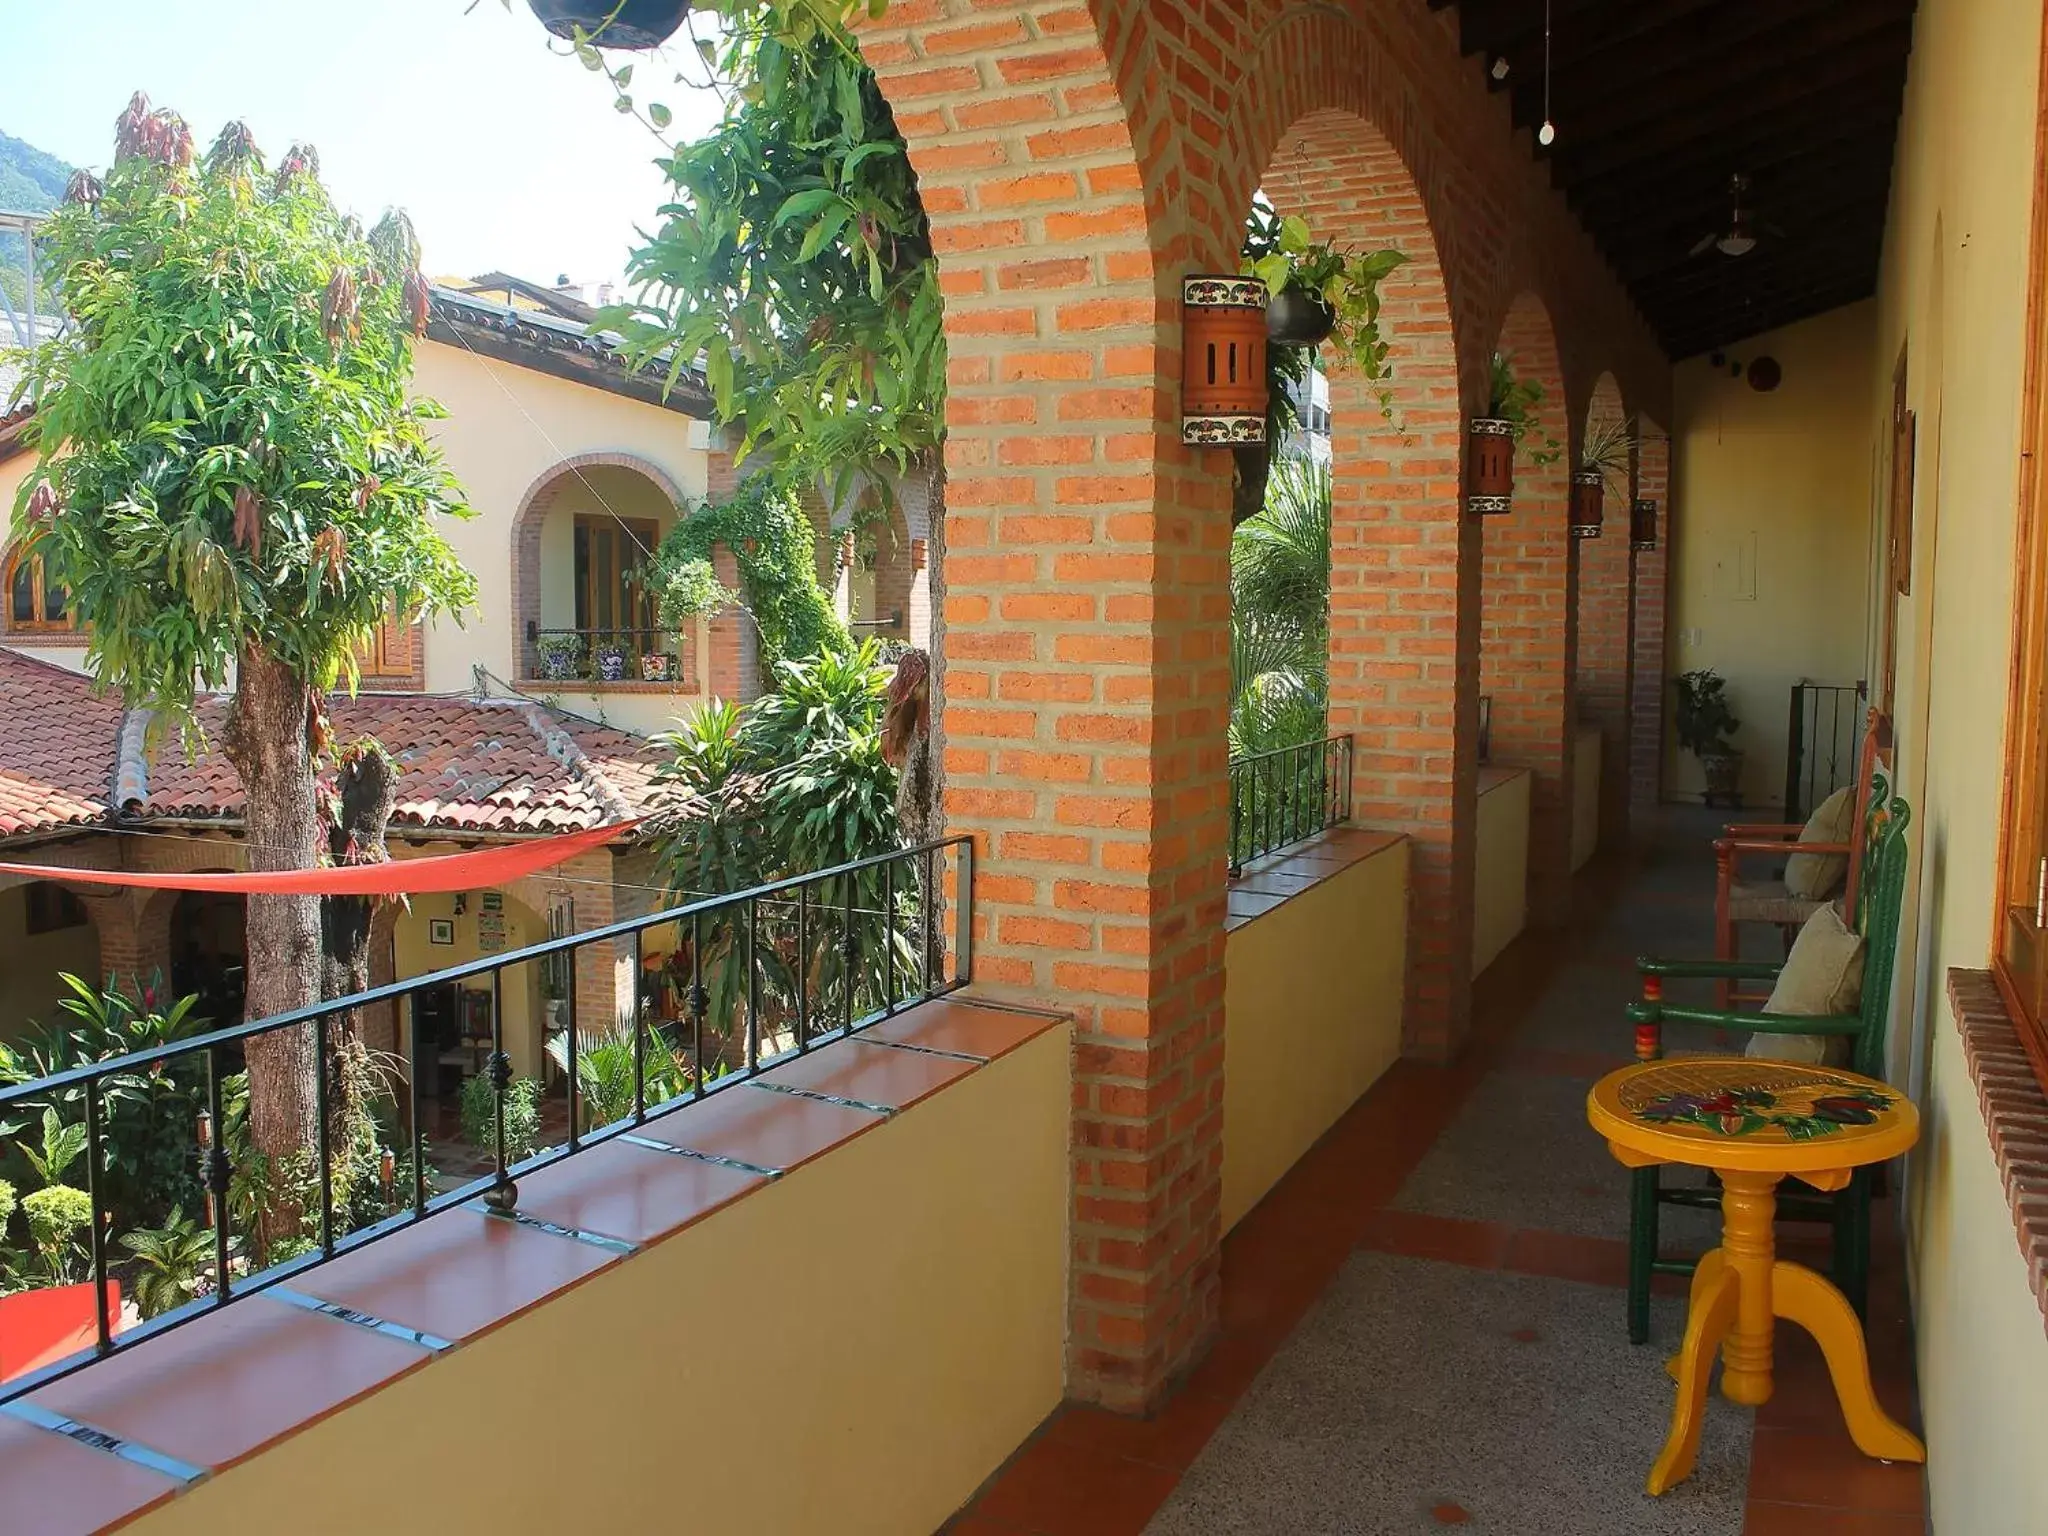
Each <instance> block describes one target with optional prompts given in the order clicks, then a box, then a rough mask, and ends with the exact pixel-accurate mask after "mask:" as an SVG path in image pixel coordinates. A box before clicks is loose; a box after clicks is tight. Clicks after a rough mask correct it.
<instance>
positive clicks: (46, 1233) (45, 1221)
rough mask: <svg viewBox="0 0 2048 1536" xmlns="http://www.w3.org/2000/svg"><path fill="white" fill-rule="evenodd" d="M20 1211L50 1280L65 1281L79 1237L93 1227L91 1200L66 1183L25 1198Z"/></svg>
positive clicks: (81, 1191) (54, 1185) (79, 1190)
mask: <svg viewBox="0 0 2048 1536" xmlns="http://www.w3.org/2000/svg"><path fill="white" fill-rule="evenodd" d="M21 1212H22V1215H24V1216H25V1217H27V1218H28V1235H29V1240H30V1241H31V1242H33V1243H34V1244H35V1245H36V1251H37V1252H38V1253H40V1254H41V1255H42V1256H43V1267H44V1268H45V1269H46V1270H48V1271H49V1274H50V1278H51V1279H52V1280H55V1281H58V1282H59V1283H62V1282H65V1281H68V1280H69V1279H70V1278H71V1261H72V1258H73V1255H74V1252H75V1250H76V1247H77V1243H76V1239H77V1237H78V1234H79V1233H80V1232H82V1231H84V1230H85V1229H87V1228H88V1227H90V1226H91V1225H92V1197H91V1196H90V1195H88V1194H87V1193H86V1192H85V1191H84V1190H82V1189H73V1188H71V1186H70V1185H68V1184H52V1185H51V1186H50V1187H49V1188H48V1189H39V1190H37V1191H36V1192H35V1193H34V1194H32V1195H29V1196H27V1197H26V1198H24V1199H23V1200H22V1202H21Z"/></svg>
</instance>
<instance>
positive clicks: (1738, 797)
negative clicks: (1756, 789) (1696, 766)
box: [1700, 748, 1742, 806]
mask: <svg viewBox="0 0 2048 1536" xmlns="http://www.w3.org/2000/svg"><path fill="white" fill-rule="evenodd" d="M1700 771H1701V772H1702V773H1704V774H1706V776H1707V793H1706V802H1707V804H1709V805H1734V806H1739V805H1741V804H1742V754H1741V752H1739V751H1737V750H1735V749H1734V748H1730V749H1729V750H1728V751H1726V752H1702V753H1701V754H1700Z"/></svg>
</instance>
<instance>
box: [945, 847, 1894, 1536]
mask: <svg viewBox="0 0 2048 1536" xmlns="http://www.w3.org/2000/svg"><path fill="white" fill-rule="evenodd" d="M1722 819H1725V818H1723V817H1721V816H1719V815H1715V814H1709V813H1705V812H1700V811H1691V810H1666V811H1664V812H1662V813H1660V814H1658V815H1657V816H1655V817H1653V818H1651V819H1649V820H1647V821H1645V822H1644V823H1642V824H1641V825H1639V826H1638V828H1637V837H1636V841H1635V845H1634V848H1633V850H1632V852H1631V853H1630V854H1629V855H1628V856H1627V857H1626V858H1615V859H1609V860H1603V861H1601V862H1599V863H1597V864H1596V865H1595V866H1594V867H1593V868H1592V869H1590V870H1589V871H1588V873H1587V874H1586V875H1584V876H1582V877H1581V882H1580V890H1579V892H1578V894H1577V898H1576V901H1575V913H1574V921H1573V923H1572V925H1571V926H1570V927H1569V928H1567V929H1566V930H1564V931H1563V932H1561V933H1559V932H1550V933H1545V934H1540V935H1538V934H1530V935H1526V936H1525V937H1524V938H1523V939H1522V940H1521V941H1518V943H1517V944H1516V945H1515V946H1513V947H1512V948H1511V949H1510V950H1509V951H1508V952H1507V953H1506V954H1505V955H1503V956H1502V958H1501V959H1500V960H1499V961H1497V962H1496V963H1495V964H1494V966H1493V967H1492V968H1491V969H1490V970H1489V971H1488V973H1487V975H1486V976H1485V977H1484V978H1482V982H1481V988H1480V994H1481V995H1480V998H1479V1003H1478V1008H1477V1015H1478V1022H1477V1027H1476V1029H1475V1034H1474V1038H1473V1041H1472V1043H1471V1045H1470V1046H1469V1047H1468V1049H1467V1051H1466V1052H1465V1054H1464V1056H1463V1057H1462V1058H1461V1059H1460V1061H1459V1062H1457V1063H1456V1064H1454V1065H1452V1066H1450V1067H1442V1068H1433V1067H1425V1066H1420V1065H1417V1064H1415V1063H1407V1062H1404V1063H1402V1064H1400V1065H1399V1066H1397V1067H1396V1068H1395V1069H1394V1071H1393V1072H1391V1073H1390V1074H1389V1075H1388V1076H1387V1077H1386V1078H1385V1079H1383V1080H1382V1082H1381V1083H1380V1084H1379V1085H1378V1086H1377V1087H1375V1089H1374V1090H1373V1091H1372V1092H1371V1093H1370V1094H1368V1095H1367V1097H1366V1098H1365V1099H1364V1100H1363V1101H1361V1102H1360V1104H1359V1105H1358V1106H1356V1107H1355V1108H1354V1109H1353V1110H1352V1111H1351V1113H1350V1114H1349V1115H1347V1116H1346V1117H1345V1119H1344V1120H1343V1121H1341V1122H1340V1123H1339V1124H1338V1125H1337V1126H1336V1127H1335V1128H1334V1129H1333V1130H1332V1131H1331V1132H1330V1134H1329V1135H1328V1136H1327V1137H1325V1138H1324V1139H1323V1141H1322V1142H1321V1143H1319V1144H1318V1146H1317V1147H1316V1148H1315V1150H1314V1151H1312V1152H1311V1153H1310V1154H1309V1156H1308V1157H1307V1158H1305V1159H1304V1160H1303V1161H1302V1163H1301V1164H1300V1165H1298V1166H1297V1168H1296V1169H1295V1170H1294V1172H1293V1173H1291V1174H1290V1175H1289V1177H1288V1178H1287V1179H1286V1180H1285V1181H1283V1183H1282V1184H1281V1185H1280V1186H1279V1187H1278V1188H1276V1189H1275V1190H1274V1191H1273V1192H1272V1194H1270V1195H1269V1196H1268V1197H1267V1198H1266V1200H1265V1201H1264V1202H1262V1203H1261V1205H1260V1206H1259V1207H1258V1208H1257V1209H1256V1210H1254V1211H1253V1212H1252V1213H1251V1214H1250V1215H1248V1216H1247V1217H1246V1218H1245V1220H1244V1221H1243V1222H1241V1223H1240V1224H1239V1226H1238V1227H1237V1228H1236V1229H1235V1230H1234V1231H1233V1232H1232V1233H1231V1235H1230V1237H1229V1239H1228V1240H1227V1241H1226V1243H1225V1249H1224V1302H1223V1305H1224V1329H1223V1333H1222V1336H1221V1338H1220V1339H1219V1340H1218V1342H1217V1344H1216V1346H1215V1348H1214V1349H1213V1350H1212V1351H1211V1353H1210V1355H1209V1357H1208V1358H1207V1359H1206V1360H1205V1361H1204V1362H1203V1363H1202V1364H1201V1365H1200V1366H1199V1367H1198V1368H1197V1369H1196V1370H1195V1371H1194V1372H1193V1374H1192V1376H1191V1377H1190V1379H1189V1381H1188V1383H1187V1384H1186V1386H1184V1387H1183V1388H1182V1390H1181V1391H1180V1392H1179V1393H1178V1394H1177V1395H1176V1396H1175V1398H1174V1399H1173V1400H1172V1401H1171V1402H1170V1403H1169V1404H1168V1405H1167V1406H1166V1408H1165V1409H1163V1410H1162V1411H1161V1413H1160V1414H1159V1415H1158V1416H1157V1417H1155V1418H1154V1419H1152V1420H1149V1421H1133V1420H1126V1419H1118V1418H1116V1417H1114V1416H1111V1415H1108V1414H1104V1413H1101V1412H1098V1411H1095V1410H1091V1409H1083V1408H1070V1409H1067V1410H1065V1411H1063V1412H1062V1413H1061V1414H1059V1415H1057V1416H1056V1417H1055V1419H1054V1420H1053V1421H1052V1422H1051V1423H1049V1424H1048V1425H1047V1426H1046V1428H1045V1429H1044V1430H1043V1431H1042V1432H1041V1433H1040V1435H1039V1436H1038V1437H1037V1438H1036V1439H1035V1440H1034V1441H1033V1442H1032V1443H1031V1444H1029V1445H1027V1446H1025V1447H1024V1448H1022V1449H1021V1450H1020V1452H1019V1454H1018V1455H1017V1456H1016V1457H1015V1458H1014V1459H1013V1460H1012V1462H1011V1463H1010V1465H1009V1466H1008V1467H1007V1468H1006V1469H1005V1470H1004V1471H1003V1472H1002V1473H1001V1474H1000V1475H999V1476H998V1477H997V1478H996V1479H994V1480H993V1481H992V1482H991V1484H990V1486H989V1487H988V1488H987V1489H986V1490H984V1492H983V1494H982V1496H981V1498H980V1499H979V1500H977V1501H976V1503H975V1504H974V1505H972V1506H971V1507H970V1508H969V1510H968V1511H966V1512H964V1513H963V1514H962V1516H961V1517H960V1518H959V1519H957V1520H956V1521H955V1522H954V1523H953V1525H952V1526H951V1527H950V1529H951V1530H952V1531H953V1532H955V1533H956V1536H976V1533H979V1536H1107V1533H1112V1532H1114V1533H1118V1536H1139V1533H1149V1536H1209V1533H1216V1536H1225V1533H1241V1536H1296V1533H1299V1536H1324V1533H1328V1536H1337V1533H1344V1536H1354V1533H1355V1536H1378V1533H1389V1536H1393V1533H1408V1532H1429V1531H1437V1530H1443V1529H1447V1528H1463V1529H1466V1530H1469V1531H1473V1532H1499V1533H1517V1536H1519V1533H1525V1532H1539V1531H1540V1532H1569V1533H1586V1536H1606V1533H1613V1536H1660V1533H1666V1532H1668V1533H1672V1536H1681V1533H1682V1536H1695V1533H1696V1536H1737V1533H1747V1536H1771V1533H1774V1532H1790V1531H1794V1530H1796V1531H1799V1532H1801V1533H1803V1536H1831V1533H1833V1536H1841V1533H1849V1532H1862V1533H1867V1536H1918V1533H1920V1532H1922V1531H1923V1529H1924V1525H1925V1516H1924V1513H1923V1495H1922V1478H1921V1473H1920V1469H1918V1468H1915V1467H1905V1466H1884V1465H1881V1464H1878V1463H1875V1462H1871V1461H1867V1460H1865V1459H1864V1458H1863V1457H1862V1456H1860V1455H1859V1454H1858V1453H1857V1452H1856V1450H1855V1448H1854V1447H1853V1446H1852V1445H1850V1443H1849V1441H1848V1437H1847V1435H1846V1434H1845V1433H1844V1432H1843V1430H1842V1427H1841V1419H1840V1415H1839V1413H1838V1412H1837V1411H1836V1409H1835V1407H1834V1403H1833V1399H1832V1396H1831V1394H1830V1391H1829V1388H1828V1384H1827V1379H1826V1373H1825V1370H1824V1368H1823V1367H1822V1365H1821V1362H1820V1359H1819V1354H1818V1351H1817V1350H1815V1349H1813V1348H1812V1347H1811V1346H1810V1345H1809V1344H1808V1343H1807V1342H1806V1341H1805V1339H1804V1338H1803V1336H1796V1334H1795V1330H1791V1329H1781V1330H1780V1331H1779V1336H1778V1338H1779V1346H1778V1347H1779V1357H1780V1358H1779V1380H1778V1392H1777V1394H1776V1396H1775V1397H1774V1399H1773V1400H1772V1402H1770V1403H1769V1404H1767V1405H1765V1406H1764V1407H1763V1408H1761V1409H1757V1410H1750V1409H1742V1408H1737V1407H1735V1406H1734V1405H1732V1404H1729V1403H1727V1402H1725V1401H1722V1400H1721V1399H1720V1398H1718V1397H1715V1398H1713V1399H1712V1400H1711V1402H1710V1408H1709V1413H1708V1418H1707V1425H1706V1431H1705V1434H1704V1437H1703V1440H1702V1445H1701V1452H1700V1459H1699V1468H1698V1471H1697V1472H1696V1473H1695V1475H1694V1476H1693V1478H1692V1479H1691V1480H1689V1481H1688V1482H1687V1483H1685V1484H1683V1485H1682V1486H1681V1487H1680V1488H1678V1489H1676V1490H1674V1491H1673V1492H1672V1493H1670V1494H1668V1495H1666V1496H1665V1497H1664V1498H1662V1499H1656V1500H1653V1499H1650V1498H1648V1497H1647V1496H1645V1494H1644V1493H1643V1491H1642V1485H1643V1477H1644V1475H1645V1473H1646V1472H1647V1471H1648V1469H1649V1465H1650V1462H1651V1461H1652V1460H1653V1459H1654V1458H1655V1456H1656V1453H1657V1449H1658V1446H1659V1445H1660V1444H1661V1442H1662V1439H1663V1434H1664V1429H1665V1425H1666V1421H1667V1418H1668V1415H1669V1412H1670V1404H1671V1386H1670V1383H1669V1380H1668V1378H1666V1376H1665V1375H1664V1372H1663V1369H1662V1362H1663V1359H1664V1356H1665V1355H1666V1354H1667V1353H1668V1352H1669V1351H1670V1349H1671V1348H1673V1347H1674V1346H1675V1344H1676V1342H1677V1337H1678V1333H1679V1331H1680V1329H1681V1327H1682V1319H1683V1299H1682V1296H1681V1295H1679V1294H1676V1292H1675V1287H1674V1293H1673V1294H1671V1295H1668V1296H1663V1297H1660V1298H1659V1300H1658V1302H1657V1310H1656V1321H1655V1331H1654V1336H1653V1340H1652V1343H1651V1344H1650V1345H1647V1346H1644V1347H1642V1348H1635V1347H1632V1346H1631V1345H1630V1344H1629V1343H1628V1341H1627V1336H1626V1332H1625V1329H1624V1318H1623V1292H1622V1289H1621V1282H1622V1277H1623V1259H1624V1253H1625V1249H1624V1239H1625V1237H1626V1233H1627V1206H1626V1175H1625V1174H1624V1172H1623V1170H1622V1169H1621V1168H1620V1166H1619V1165H1618V1164H1616V1163H1615V1162H1614V1161H1613V1160H1612V1158H1611V1157H1610V1156H1609V1155H1608V1153H1607V1151H1606V1149H1605V1148H1604V1146H1603V1145H1602V1144H1601V1143H1600V1142H1599V1141H1598V1140H1597V1139H1596V1138H1595V1137H1594V1136H1593V1135H1592V1134H1591V1132H1590V1131H1588V1129H1587V1127H1586V1122H1585V1116H1584V1110H1583V1105H1584V1102H1585V1093H1586V1088H1587V1087H1588V1085H1589V1084H1590V1083H1591V1082H1592V1081H1593V1080H1594V1078H1596V1077H1597V1076H1599V1075H1600V1074H1601V1073H1603V1072H1605V1071H1606V1070H1608V1069H1610V1068H1611V1067H1613V1066H1615V1065H1617V1064H1620V1063H1621V1062H1623V1061H1626V1060H1627V1059H1628V1058H1629V1052H1630V1038H1629V1030H1628V1026H1627V1024H1626V1022H1625V1020H1624V1019H1623V1016H1622V1008H1623V1005H1624V1004H1625V1003H1626V1002H1627V1001H1628V1000H1629V999H1630V998H1632V997H1633V996H1634V995H1635V988H1636V978H1635V973H1634V970H1633V968H1632V965H1631V961H1632V958H1633V957H1634V956H1635V955H1637V954H1639V953H1644V952H1652V953H1666V954H1670V953H1679V954H1702V953H1707V952H1708V951H1709V949H1710V945H1711V903H1712V889H1713V876H1712V856H1711V853H1710V852H1709V850H1708V846H1707V845H1708V841H1709V839H1710V837H1711V836H1712V833H1713V830H1714V828H1715V826H1716V825H1717V824H1718V822H1719V821H1720V820H1722ZM1667 1043H1668V1044H1669V1045H1670V1046H1671V1048H1673V1049H1703V1048H1713V1047H1714V1046H1716V1045H1720V1046H1724V1047H1725V1046H1728V1045H1733V1046H1735V1047H1736V1048H1739V1047H1740V1044H1741V1042H1740V1041H1739V1040H1736V1041H1716V1040H1712V1039H1709V1038H1706V1037H1704V1036H1694V1037H1691V1038H1685V1037H1682V1036H1677V1035H1676V1034H1674V1037H1673V1038H1671V1039H1670V1040H1669V1041H1668V1042H1667ZM1674 1218H1682V1219H1674ZM1879 1224H1880V1227H1881V1228H1885V1227H1887V1223H1885V1221H1884V1220H1883V1218H1882V1216H1881V1217H1880V1223H1879ZM1714 1225H1715V1223H1714V1218H1713V1217H1712V1216H1711V1214H1709V1213H1694V1212H1675V1213H1671V1216H1669V1217H1667V1222H1666V1234H1665V1236H1666V1243H1667V1247H1668V1248H1671V1249H1676V1250H1682V1249H1697V1248H1700V1247H1704V1246H1706V1245H1707V1244H1709V1243H1710V1242H1711V1241H1712V1234H1713V1230H1714ZM1809 1230H1810V1229H1809ZM1817 1236H1818V1234H1813V1236H1812V1237H1809V1236H1804V1235H1802V1234H1801V1233H1800V1232H1799V1231H1798V1230H1797V1229H1794V1228H1791V1227H1789V1226H1788V1227H1785V1228H1783V1229H1782V1233H1781V1241H1782V1242H1783V1243H1784V1244H1785V1246H1786V1249H1787V1251H1788V1252H1792V1253H1795V1254H1796V1255H1797V1256H1798V1257H1801V1258H1805V1259H1807V1260H1808V1261H1809V1262H1820V1263H1824V1262H1825V1250H1824V1249H1813V1248H1810V1247H1806V1248H1802V1246H1801V1245H1802V1244H1810V1243H1811V1242H1812V1241H1813V1237H1817ZM1870 1342H1871V1351H1872V1357H1873V1364H1874V1369H1875V1372H1876V1376H1877V1381H1878V1390H1879V1394H1880V1396H1881V1397H1882V1398H1883V1399H1884V1401H1885V1402H1886V1404H1887V1406H1888V1407H1889V1408H1890V1409H1891V1411H1892V1412H1893V1413H1895V1414H1897V1415H1900V1416H1902V1417H1903V1418H1905V1419H1906V1421H1907V1422H1909V1423H1911V1422H1914V1421H1915V1418H1916V1415H1915V1412H1914V1408H1915V1405H1914V1399H1913V1387H1912V1380H1911V1374H1910V1372H1911V1365H1910V1362H1911V1348H1910V1335H1909V1329H1908V1324H1907V1320H1906V1307H1905V1299H1904V1293H1903V1285H1902V1282H1901V1278H1900V1273H1899V1264H1898V1255H1897V1251H1896V1247H1895V1245H1893V1244H1891V1243H1890V1242H1888V1241H1887V1242H1885V1243H1883V1244H1882V1245H1881V1251H1880V1253H1879V1255H1878V1265H1877V1273H1876V1276H1875V1281H1874V1295H1873V1303H1872V1320H1871V1339H1870Z"/></svg>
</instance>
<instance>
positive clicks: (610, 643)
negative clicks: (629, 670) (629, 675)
mask: <svg viewBox="0 0 2048 1536" xmlns="http://www.w3.org/2000/svg"><path fill="white" fill-rule="evenodd" d="M595 654H596V656H597V675H598V676H599V677H600V678H601V679H603V680H604V681H605V682H607V683H619V682H624V681H625V678H626V656H627V648H626V642H625V641H624V640H621V639H620V638H619V637H618V636H617V635H607V636H606V637H605V638H604V639H602V640H600V641H598V642H597V649H596V653H595Z"/></svg>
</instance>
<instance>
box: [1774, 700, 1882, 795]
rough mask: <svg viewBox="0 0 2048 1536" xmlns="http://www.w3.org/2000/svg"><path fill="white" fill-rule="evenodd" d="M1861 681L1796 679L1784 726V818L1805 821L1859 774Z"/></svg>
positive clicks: (1862, 705)
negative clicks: (1816, 807) (1822, 803)
mask: <svg viewBox="0 0 2048 1536" xmlns="http://www.w3.org/2000/svg"><path fill="white" fill-rule="evenodd" d="M1863 716H1864V687H1863V684H1861V683H1809V682H1798V683H1794V684H1793V685H1792V716H1791V719H1790V721H1789V722H1788V723H1787V725H1786V730H1785V741H1786V749H1785V819H1786V820H1787V821H1804V820H1806V818H1807V817H1808V816H1810V815H1812V814H1813V809H1814V807H1815V806H1817V805H1819V804H1820V803H1821V801H1823V800H1825V799H1827V797H1828V796H1829V795H1831V794H1833V793H1834V792H1835V791H1836V790H1838V789H1840V788H1841V787H1842V786H1843V785H1844V784H1847V783H1849V782H1850V781H1851V780H1852V779H1854V778H1855V776H1856V761H1857V753H1858V752H1859V751H1860V750H1861V749H1862V746H1863Z"/></svg>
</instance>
